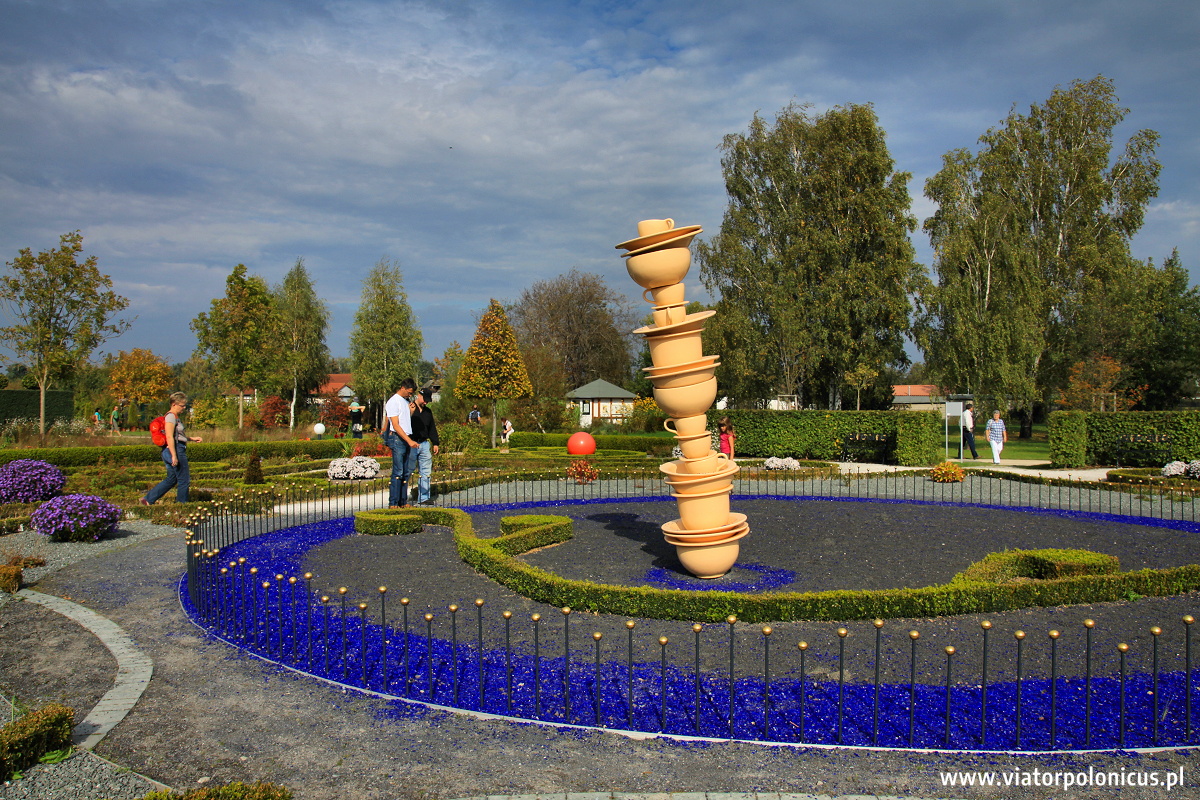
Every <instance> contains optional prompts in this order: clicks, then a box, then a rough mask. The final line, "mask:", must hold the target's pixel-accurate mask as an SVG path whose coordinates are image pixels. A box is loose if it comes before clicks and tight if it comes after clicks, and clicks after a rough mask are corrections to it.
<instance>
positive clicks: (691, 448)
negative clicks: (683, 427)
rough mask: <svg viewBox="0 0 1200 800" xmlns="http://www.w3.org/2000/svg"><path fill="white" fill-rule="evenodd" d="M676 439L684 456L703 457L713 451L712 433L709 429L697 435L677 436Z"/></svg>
mask: <svg viewBox="0 0 1200 800" xmlns="http://www.w3.org/2000/svg"><path fill="white" fill-rule="evenodd" d="M675 439H676V441H677V442H678V443H679V450H680V451H681V452H682V453H683V457H684V458H702V457H703V456H706V455H708V454H709V453H711V452H713V449H712V434H711V433H709V432H708V431H705V432H704V433H701V434H699V435H697V436H676V437H675Z"/></svg>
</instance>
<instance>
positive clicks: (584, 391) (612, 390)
mask: <svg viewBox="0 0 1200 800" xmlns="http://www.w3.org/2000/svg"><path fill="white" fill-rule="evenodd" d="M636 397H637V395H635V394H634V393H633V392H627V391H625V390H624V389H622V388H621V387H620V386H613V385H612V384H611V383H609V382H608V381H604V380H594V381H592V382H591V383H589V384H588V385H587V386H580V387H579V388H578V389H575V390H574V391H570V392H567V398H568V399H570V400H633V399H634V398H636Z"/></svg>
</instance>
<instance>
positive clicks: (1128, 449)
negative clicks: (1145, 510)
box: [1047, 411, 1200, 467]
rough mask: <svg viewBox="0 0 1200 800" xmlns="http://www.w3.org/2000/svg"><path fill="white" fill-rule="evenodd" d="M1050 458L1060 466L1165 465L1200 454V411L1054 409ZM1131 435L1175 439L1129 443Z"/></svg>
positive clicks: (1050, 432) (1049, 423) (1049, 428)
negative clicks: (1154, 442) (1126, 438)
mask: <svg viewBox="0 0 1200 800" xmlns="http://www.w3.org/2000/svg"><path fill="white" fill-rule="evenodd" d="M1047 432H1048V434H1049V442H1050V460H1051V461H1052V462H1053V463H1054V465H1055V466H1058V467H1083V466H1087V465H1089V464H1129V465H1130V466H1144V467H1152V466H1160V467H1161V466H1162V465H1163V464H1165V463H1166V462H1167V461H1169V460H1171V459H1172V458H1174V459H1177V460H1179V461H1191V460H1192V459H1196V458H1200V412H1197V411H1110V412H1092V411H1055V412H1053V413H1051V414H1050V416H1049V418H1048V419H1047ZM1128 436H1166V437H1169V438H1170V444H1169V445H1168V444H1165V443H1164V444H1162V445H1154V444H1152V443H1145V444H1143V445H1139V444H1129V443H1127V442H1124V441H1122V439H1123V438H1125V437H1128Z"/></svg>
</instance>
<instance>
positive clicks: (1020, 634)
mask: <svg viewBox="0 0 1200 800" xmlns="http://www.w3.org/2000/svg"><path fill="white" fill-rule="evenodd" d="M1013 638H1014V639H1016V640H1018V641H1020V640H1021V639H1024V638H1025V631H1017V632H1016V633H1014V634H1013Z"/></svg>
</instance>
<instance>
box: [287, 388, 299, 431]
mask: <svg viewBox="0 0 1200 800" xmlns="http://www.w3.org/2000/svg"><path fill="white" fill-rule="evenodd" d="M298 394H300V381H298V380H296V379H295V378H293V379H292V404H291V406H290V408H289V410H288V413H289V414H290V415H291V416H290V418H289V419H288V430H289V431H294V430H296V395H298Z"/></svg>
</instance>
